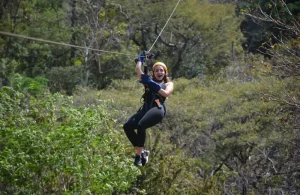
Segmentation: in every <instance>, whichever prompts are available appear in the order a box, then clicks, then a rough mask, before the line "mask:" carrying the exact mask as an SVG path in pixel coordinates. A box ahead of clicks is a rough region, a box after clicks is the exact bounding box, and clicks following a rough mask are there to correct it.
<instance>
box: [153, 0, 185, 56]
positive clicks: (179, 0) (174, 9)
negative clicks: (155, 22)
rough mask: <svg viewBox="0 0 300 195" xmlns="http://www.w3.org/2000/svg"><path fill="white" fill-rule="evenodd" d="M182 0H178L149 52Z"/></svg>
mask: <svg viewBox="0 0 300 195" xmlns="http://www.w3.org/2000/svg"><path fill="white" fill-rule="evenodd" d="M180 1H181V0H178V2H177V4H176V6H175V8H174V9H173V11H172V13H171V15H170V17H169V18H168V20H167V22H166V24H165V26H164V27H163V28H162V30H161V31H160V33H159V34H158V36H157V37H156V39H155V41H154V43H153V44H152V46H151V47H150V49H149V52H150V51H151V49H152V48H153V46H154V45H155V43H156V41H157V40H158V38H159V37H160V35H161V33H162V32H163V31H164V29H165V27H166V26H167V24H168V23H169V21H170V19H171V17H172V16H173V14H174V12H175V10H176V9H177V7H178V4H179V2H180Z"/></svg>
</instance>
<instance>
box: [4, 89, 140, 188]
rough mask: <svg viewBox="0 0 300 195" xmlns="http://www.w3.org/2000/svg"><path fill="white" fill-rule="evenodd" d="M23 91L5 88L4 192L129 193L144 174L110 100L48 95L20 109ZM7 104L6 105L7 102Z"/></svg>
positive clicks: (33, 100)
mask: <svg viewBox="0 0 300 195" xmlns="http://www.w3.org/2000/svg"><path fill="white" fill-rule="evenodd" d="M20 97H21V94H20V93H19V92H16V91H14V90H12V89H11V88H1V91H0V101H1V102H3V101H5V102H6V104H5V105H4V106H1V107H0V109H1V111H3V112H2V113H3V114H2V115H1V118H0V124H1V131H0V134H1V135H0V139H1V141H0V143H1V145H0V150H1V152H0V162H1V163H0V186H1V191H2V193H4V194H77V193H79V194H111V193H113V192H125V191H127V189H128V188H129V186H130V185H131V183H132V182H133V181H134V180H135V178H136V176H137V175H138V174H139V172H138V170H137V169H136V168H135V167H134V166H133V165H132V162H131V159H129V158H128V157H127V156H126V153H125V145H124V144H123V141H122V140H123V134H120V133H119V132H118V131H116V130H114V129H112V126H113V123H114V121H113V120H112V118H111V117H110V115H109V113H108V111H107V110H106V106H105V104H102V105H90V106H89V107H74V106H72V98H66V97H64V96H62V95H60V94H55V95H53V96H52V95H51V94H47V95H46V96H44V97H40V98H39V99H32V100H31V109H30V110H28V109H26V110H23V109H22V108H21V107H19V104H20V101H21V98H20ZM1 105H2V104H1Z"/></svg>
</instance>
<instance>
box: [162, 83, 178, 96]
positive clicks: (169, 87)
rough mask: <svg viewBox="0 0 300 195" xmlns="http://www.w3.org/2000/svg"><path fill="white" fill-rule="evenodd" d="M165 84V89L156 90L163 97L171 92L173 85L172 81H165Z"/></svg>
mask: <svg viewBox="0 0 300 195" xmlns="http://www.w3.org/2000/svg"><path fill="white" fill-rule="evenodd" d="M165 85H166V89H160V90H159V91H158V94H159V95H161V96H163V97H168V96H169V95H170V94H171V93H172V92H173V88H174V85H173V82H168V83H165Z"/></svg>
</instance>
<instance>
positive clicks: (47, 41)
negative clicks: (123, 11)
mask: <svg viewBox="0 0 300 195" xmlns="http://www.w3.org/2000/svg"><path fill="white" fill-rule="evenodd" d="M0 34H2V35H6V36H11V37H18V38H24V39H30V40H34V41H40V42H44V43H51V44H56V45H63V46H68V47H75V48H80V49H88V50H92V51H98V52H106V53H113V54H118V55H127V56H133V55H130V54H125V53H119V52H113V51H105V50H99V49H94V48H89V47H82V46H78V45H72V44H68V43H62V42H56V41H49V40H45V39H39V38H34V37H28V36H24V35H19V34H14V33H9V32H3V31H0Z"/></svg>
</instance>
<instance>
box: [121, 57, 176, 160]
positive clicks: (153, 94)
mask: <svg viewBox="0 0 300 195" xmlns="http://www.w3.org/2000/svg"><path fill="white" fill-rule="evenodd" d="M136 62H137V63H136V74H137V77H138V78H139V80H140V83H142V84H144V85H145V88H146V90H145V94H144V95H143V98H144V104H143V106H142V107H141V108H140V109H139V111H138V112H137V113H136V114H134V115H133V116H132V117H130V118H129V119H128V121H127V122H126V123H125V124H124V126H123V128H124V131H125V133H126V135H127V137H128V139H129V141H130V142H131V143H132V145H133V146H134V147H135V150H136V156H135V160H134V165H136V166H144V165H145V164H146V163H147V161H148V156H149V151H147V150H143V148H144V146H145V140H146V129H147V128H149V127H152V126H154V125H156V124H157V123H159V122H160V121H162V119H163V118H164V116H165V113H166V107H165V104H164V101H165V99H166V98H167V97H168V96H169V95H170V94H171V93H172V92H173V83H172V82H171V81H170V80H169V78H168V69H167V66H166V65H165V64H164V63H162V62H156V63H155V64H154V65H153V68H152V70H153V76H152V78H151V77H150V76H149V75H148V74H144V73H143V71H142V63H143V62H144V56H141V55H140V56H139V57H138V59H137V60H136ZM135 129H136V130H137V131H135Z"/></svg>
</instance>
